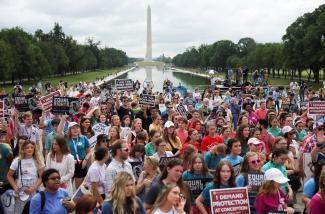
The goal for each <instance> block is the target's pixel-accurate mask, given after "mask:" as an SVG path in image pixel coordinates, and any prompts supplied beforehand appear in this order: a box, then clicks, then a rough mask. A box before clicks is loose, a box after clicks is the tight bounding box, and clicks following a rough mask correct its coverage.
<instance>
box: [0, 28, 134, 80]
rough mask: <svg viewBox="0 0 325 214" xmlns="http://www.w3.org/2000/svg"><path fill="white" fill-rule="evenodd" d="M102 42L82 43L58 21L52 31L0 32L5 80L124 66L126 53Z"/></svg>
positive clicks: (0, 66)
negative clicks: (66, 31) (101, 44)
mask: <svg viewBox="0 0 325 214" xmlns="http://www.w3.org/2000/svg"><path fill="white" fill-rule="evenodd" d="M99 45H100V42H96V41H94V40H93V39H90V38H89V39H88V40H87V44H85V45H81V44H78V43H77V41H76V40H74V39H73V37H72V36H67V35H66V34H65V33H64V32H63V29H62V27H61V26H60V25H59V24H58V23H55V24H54V27H53V29H52V30H51V31H50V32H49V33H44V32H43V31H42V30H41V29H38V30H36V31H35V33H34V35H31V34H29V33H27V32H25V31H24V30H23V29H21V28H19V27H16V28H11V29H2V30H1V31H0V75H1V77H2V78H1V80H2V81H3V82H5V81H7V80H11V81H12V82H14V81H15V80H23V79H28V80H29V79H34V80H40V79H44V78H47V77H49V76H51V75H60V76H64V75H66V74H67V73H75V72H80V71H87V70H96V69H106V68H113V67H118V66H124V65H126V64H127V63H128V57H127V55H126V53H125V52H123V51H121V50H117V49H114V48H100V47H99Z"/></svg>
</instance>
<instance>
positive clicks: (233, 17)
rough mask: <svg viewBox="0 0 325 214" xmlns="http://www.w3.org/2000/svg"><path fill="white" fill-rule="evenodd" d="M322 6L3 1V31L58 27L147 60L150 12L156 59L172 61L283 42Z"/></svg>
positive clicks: (299, 1) (290, 1)
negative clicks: (218, 46)
mask: <svg viewBox="0 0 325 214" xmlns="http://www.w3.org/2000/svg"><path fill="white" fill-rule="evenodd" d="M322 3H324V0H53V1H48V0H0V28H11V27H15V26H20V27H22V28H24V29H25V30H26V31H28V32H30V33H34V32H35V30H37V29H42V30H43V31H44V32H48V31H50V30H51V29H52V28H53V25H54V22H58V23H59V24H60V25H61V26H62V27H63V31H64V32H65V33H66V34H68V35H72V36H73V37H74V38H75V39H77V40H78V41H79V42H80V43H84V42H85V40H86V38H88V37H92V38H94V39H95V40H97V41H98V40H99V41H101V44H102V46H107V47H115V48H119V49H122V50H124V51H125V52H126V53H127V54H128V56H133V57H144V55H145V44H146V11H147V6H148V4H150V5H151V10H152V37H153V38H152V40H153V55H154V56H155V57H157V56H159V55H160V54H162V53H165V55H169V56H174V55H176V54H177V53H181V52H183V51H184V50H186V48H188V47H190V46H198V45H200V44H202V43H205V44H210V43H213V42H215V41H218V40H222V39H229V40H232V41H233V42H237V41H238V40H239V39H240V38H243V37H252V38H254V39H255V40H256V41H257V42H279V41H281V37H282V35H283V34H284V33H285V30H286V27H287V26H288V25H290V24H291V23H292V22H293V21H295V20H296V19H297V17H299V16H301V15H303V14H304V13H306V12H312V11H313V10H314V9H315V8H317V7H318V6H319V5H321V4H322Z"/></svg>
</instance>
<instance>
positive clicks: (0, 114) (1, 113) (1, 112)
mask: <svg viewBox="0 0 325 214" xmlns="http://www.w3.org/2000/svg"><path fill="white" fill-rule="evenodd" d="M4 117H5V104H4V102H3V100H0V118H4Z"/></svg>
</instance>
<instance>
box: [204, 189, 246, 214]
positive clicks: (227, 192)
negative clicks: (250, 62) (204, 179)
mask: <svg viewBox="0 0 325 214" xmlns="http://www.w3.org/2000/svg"><path fill="white" fill-rule="evenodd" d="M210 202H211V213H212V214H224V213H227V214H250V209H249V200H248V194H247V188H246V187H240V188H228V189H211V190H210Z"/></svg>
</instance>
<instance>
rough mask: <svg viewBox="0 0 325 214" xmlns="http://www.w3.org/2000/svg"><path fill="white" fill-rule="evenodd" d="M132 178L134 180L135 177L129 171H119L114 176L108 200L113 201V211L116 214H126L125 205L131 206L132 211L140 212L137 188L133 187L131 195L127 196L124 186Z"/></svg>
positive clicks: (135, 213) (136, 213)
mask: <svg viewBox="0 0 325 214" xmlns="http://www.w3.org/2000/svg"><path fill="white" fill-rule="evenodd" d="M130 180H131V181H132V182H133V178H132V176H131V175H130V174H129V173H128V172H119V173H118V174H117V175H116V176H115V178H114V181H113V186H112V191H111V192H110V194H109V196H108V200H109V201H111V202H112V211H113V213H114V214H124V213H125V210H124V205H126V206H127V207H129V210H130V211H131V213H133V214H138V213H140V208H139V206H138V202H137V199H136V194H135V188H133V191H132V194H131V197H128V198H126V196H125V192H124V189H123V188H124V187H125V185H126V184H127V182H129V181H130ZM133 185H134V182H133Z"/></svg>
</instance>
